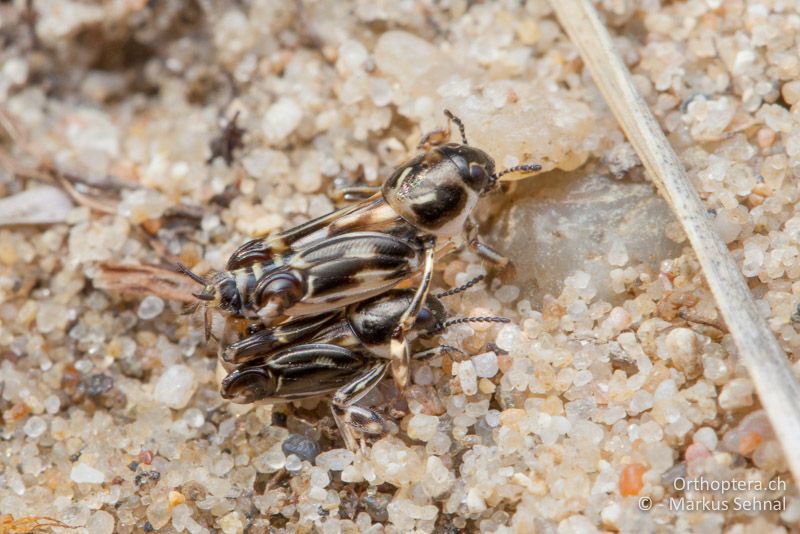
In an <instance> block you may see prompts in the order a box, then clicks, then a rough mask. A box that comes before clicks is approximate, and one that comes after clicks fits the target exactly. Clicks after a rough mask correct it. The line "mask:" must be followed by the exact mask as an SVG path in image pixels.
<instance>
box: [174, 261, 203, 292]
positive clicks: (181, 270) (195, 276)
mask: <svg viewBox="0 0 800 534" xmlns="http://www.w3.org/2000/svg"><path fill="white" fill-rule="evenodd" d="M175 267H176V268H177V270H178V272H179V273H183V274H185V275H186V276H188V277H189V278H191V279H192V280H194V281H195V282H197V283H198V284H200V285H201V286H204V287H205V285H206V280H205V278H203V277H202V276H200V275H199V274H196V273H193V272H192V271H191V269H189V268H188V267H187V266H185V265H184V264H182V263H180V262H178V263H177V264H175Z"/></svg>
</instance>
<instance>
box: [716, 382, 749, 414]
mask: <svg viewBox="0 0 800 534" xmlns="http://www.w3.org/2000/svg"><path fill="white" fill-rule="evenodd" d="M752 404H753V383H752V382H751V381H750V379H749V378H734V379H733V380H731V381H730V382H728V383H727V384H725V386H724V387H723V388H722V392H721V393H720V394H719V405H720V407H721V408H722V409H723V410H735V409H737V408H744V407H747V406H750V405H752Z"/></svg>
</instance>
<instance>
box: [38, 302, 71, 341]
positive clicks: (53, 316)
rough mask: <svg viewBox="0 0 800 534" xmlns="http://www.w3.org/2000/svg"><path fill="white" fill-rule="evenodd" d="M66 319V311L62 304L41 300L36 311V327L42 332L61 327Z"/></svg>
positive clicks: (45, 332) (47, 332)
mask: <svg viewBox="0 0 800 534" xmlns="http://www.w3.org/2000/svg"><path fill="white" fill-rule="evenodd" d="M66 321H67V313H66V310H65V309H64V307H63V306H61V305H60V304H56V303H55V302H42V303H41V304H40V305H39V310H38V311H37V312H36V328H37V329H38V330H39V332H41V333H42V334H49V333H50V332H53V331H54V330H58V329H59V328H62V327H63V326H64V325H65V324H66Z"/></svg>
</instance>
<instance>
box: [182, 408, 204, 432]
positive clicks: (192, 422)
mask: <svg viewBox="0 0 800 534" xmlns="http://www.w3.org/2000/svg"><path fill="white" fill-rule="evenodd" d="M183 419H184V420H185V421H186V423H187V424H188V425H189V426H190V427H192V428H200V427H201V426H203V423H205V422H206V418H205V416H204V415H203V412H201V411H200V410H198V409H197V408H189V409H188V410H186V413H184V414H183Z"/></svg>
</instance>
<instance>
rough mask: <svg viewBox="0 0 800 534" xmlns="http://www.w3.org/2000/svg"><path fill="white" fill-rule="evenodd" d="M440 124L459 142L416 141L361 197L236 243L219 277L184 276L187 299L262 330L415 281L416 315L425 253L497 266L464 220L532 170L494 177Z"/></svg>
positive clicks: (484, 160) (478, 155)
mask: <svg viewBox="0 0 800 534" xmlns="http://www.w3.org/2000/svg"><path fill="white" fill-rule="evenodd" d="M445 115H446V116H447V117H448V119H449V120H450V121H452V122H454V123H455V124H456V125H457V126H458V129H459V132H460V133H461V140H462V143H445V142H444V140H443V139H442V138H444V137H447V135H440V134H437V135H428V136H426V137H425V138H424V140H423V143H421V145H424V146H425V147H427V148H428V150H426V151H425V152H424V153H423V154H421V155H420V156H417V157H415V158H413V159H411V160H410V161H408V162H406V163H405V164H403V165H401V166H400V167H399V168H397V169H396V170H395V171H394V172H393V173H392V174H391V176H390V177H389V178H388V179H387V180H386V181H385V183H384V184H383V186H382V187H381V188H380V189H377V188H376V189H374V194H373V195H372V196H371V197H369V198H367V199H365V200H363V201H362V202H359V203H357V204H354V205H351V206H348V207H345V208H342V209H340V210H337V211H335V212H332V213H330V214H328V215H325V216H322V217H319V218H318V219H315V220H313V221H310V222H308V223H305V224H302V225H300V226H297V227H295V228H292V229H290V230H287V231H285V232H281V233H278V234H275V235H272V236H269V237H266V238H263V239H255V240H252V241H249V242H248V243H245V244H244V245H242V246H241V247H240V248H239V249H238V250H237V251H236V252H234V254H233V255H232V256H231V258H230V259H229V261H228V264H227V269H228V270H227V271H225V272H223V273H219V274H217V275H215V276H214V277H213V278H212V279H211V280H209V281H208V282H206V281H205V280H204V279H202V278H200V277H198V276H196V275H191V274H190V276H192V278H193V279H195V280H196V281H198V282H199V283H202V284H203V285H204V289H203V291H202V292H201V293H198V294H196V296H197V297H198V298H199V299H201V300H202V301H203V302H204V303H205V305H206V306H207V307H213V308H218V309H221V310H224V311H226V312H227V313H228V314H229V315H233V316H238V317H247V318H256V317H257V318H259V319H261V320H262V321H263V322H264V324H265V325H267V326H268V325H271V324H275V322H276V321H278V320H284V319H285V318H287V317H290V316H304V315H311V314H319V313H325V312H327V311H331V310H335V309H338V308H341V307H343V306H346V305H349V304H351V303H354V302H359V301H362V300H365V299H368V298H371V297H373V296H376V295H379V294H381V293H384V292H385V291H388V290H389V289H391V288H392V287H393V286H395V285H396V284H398V283H399V282H401V281H402V280H404V279H406V278H408V277H410V276H412V275H414V274H417V273H419V272H422V273H423V277H422V280H421V283H420V284H419V286H418V289H417V295H416V297H415V299H414V303H415V306H414V307H415V308H418V306H419V303H420V302H423V301H424V300H425V295H426V294H427V291H428V287H429V285H430V276H431V274H432V272H433V261H434V256H435V253H440V254H444V253H447V252H449V251H451V250H453V249H455V248H457V247H458V246H461V245H462V244H463V242H464V241H466V242H467V244H468V245H469V246H470V247H472V248H473V249H474V250H475V251H476V252H477V253H478V254H479V255H481V256H483V257H484V258H486V259H489V260H490V261H493V262H495V263H499V264H501V265H504V264H505V263H507V260H506V259H505V258H504V257H503V256H502V255H501V254H499V253H497V252H495V251H494V250H492V249H491V248H489V247H488V246H486V245H484V244H483V243H481V242H480V241H479V240H478V239H477V237H476V236H475V235H474V233H473V232H471V230H472V228H471V226H472V223H471V221H470V216H471V214H472V212H473V208H474V207H475V204H476V203H477V201H478V199H479V198H480V197H481V196H483V195H485V194H486V193H488V192H490V191H492V190H493V189H495V188H496V187H497V184H498V181H499V179H500V178H501V177H502V176H503V175H504V174H507V173H512V172H533V171H537V170H540V167H539V165H520V166H517V167H512V168H510V169H505V170H503V171H501V172H497V171H496V169H495V163H494V160H492V158H491V157H489V155H488V154H486V152H484V151H483V150H480V149H478V148H475V147H473V146H470V145H469V144H468V143H467V139H466V135H465V133H464V125H463V124H462V123H461V121H460V120H459V119H458V118H456V117H455V116H453V114H452V113H450V112H449V111H445ZM358 189H359V190H360V192H361V193H363V192H364V190H365V188H358ZM462 237H466V239H465V240H461V241H458V239H457V238H462ZM187 271H188V270H187ZM411 311H412V310H411V309H409V310H408V313H407V314H406V315H405V317H404V319H403V325H402V329H404V330H407V329H408V328H409V327H410V324H411V323H412V322H413V320H414V314H413V313H411Z"/></svg>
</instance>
